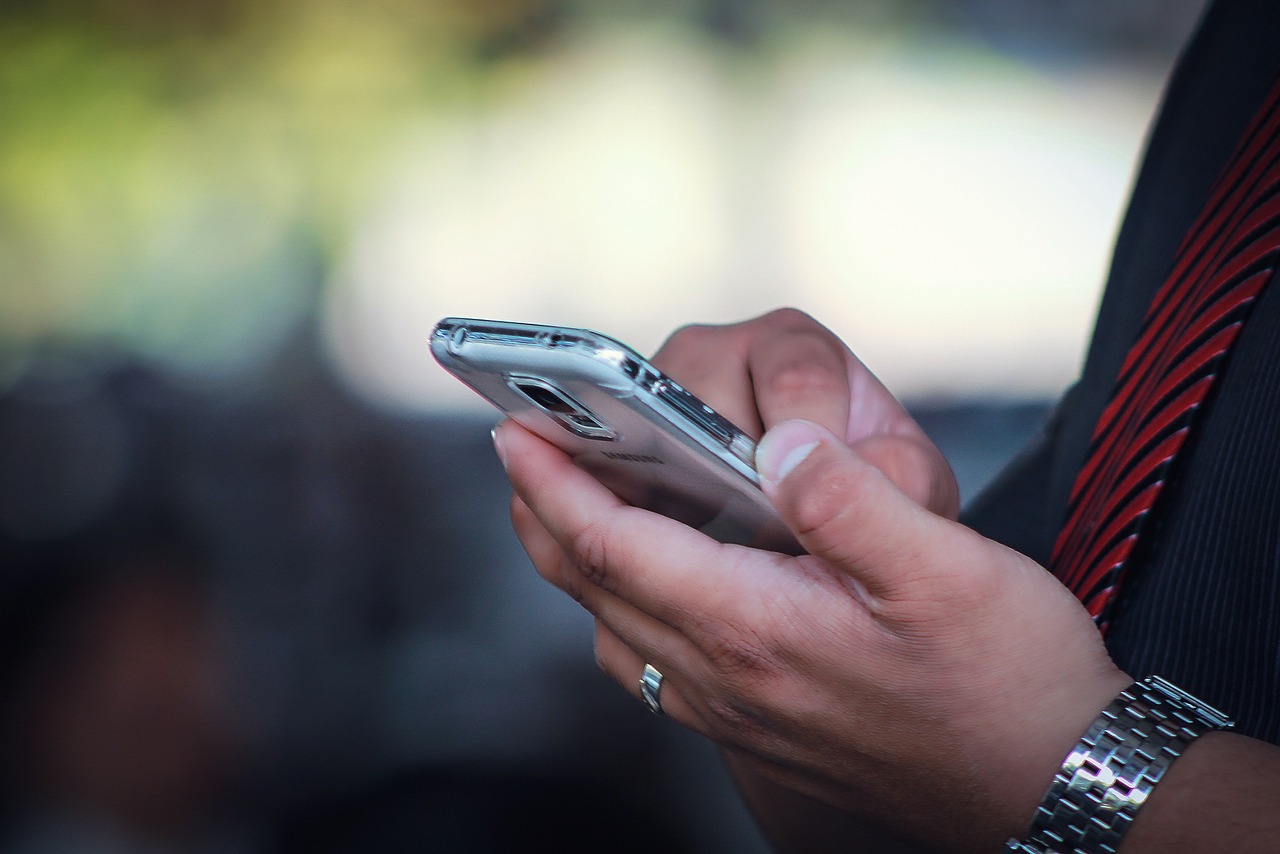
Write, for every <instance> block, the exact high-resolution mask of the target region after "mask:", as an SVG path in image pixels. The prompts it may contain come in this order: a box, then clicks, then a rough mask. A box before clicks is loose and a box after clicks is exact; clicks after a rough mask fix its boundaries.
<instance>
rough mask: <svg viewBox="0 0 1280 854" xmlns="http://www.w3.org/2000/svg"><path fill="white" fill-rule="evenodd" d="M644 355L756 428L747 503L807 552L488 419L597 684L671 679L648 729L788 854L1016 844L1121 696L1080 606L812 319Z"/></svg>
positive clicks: (784, 315)
mask: <svg viewBox="0 0 1280 854" xmlns="http://www.w3.org/2000/svg"><path fill="white" fill-rule="evenodd" d="M655 361H656V362H657V364H658V366H659V367H660V368H661V369H663V370H664V371H665V372H667V373H668V374H670V375H672V376H673V377H674V378H675V379H677V380H678V381H679V382H681V383H682V384H683V385H685V386H686V387H687V388H689V389H690V390H692V391H693V392H694V393H695V394H697V395H698V396H700V397H702V398H703V399H704V400H706V401H707V402H708V403H710V404H711V405H712V406H713V407H715V408H717V409H719V410H720V411H721V412H723V413H724V414H725V415H727V416H728V417H729V418H730V419H731V420H734V421H735V422H736V423H738V424H739V425H740V426H742V427H743V428H744V429H747V430H748V431H755V432H757V433H763V434H764V437H763V439H762V441H761V444H760V446H759V449H758V452H757V468H758V469H759V471H760V473H761V476H762V480H763V488H764V491H765V493H766V494H767V495H768V497H769V498H770V499H771V500H772V501H773V503H774V505H775V506H776V507H777V509H778V511H779V513H780V515H781V517H782V518H783V520H784V521H785V522H786V523H787V524H788V526H789V527H790V528H791V529H792V530H793V531H794V532H795V534H796V536H797V538H798V539H799V541H800V543H801V544H802V545H803V546H804V547H805V548H806V550H807V551H808V554H806V555H802V556H800V557H794V558H793V557H785V556H782V555H778V554H774V553H770V552H764V551H759V550H753V549H749V548H744V547H741V546H732V545H724V544H720V543H717V542H714V541H712V540H710V539H708V538H707V537H705V536H704V535H702V534H701V533H699V532H697V531H695V530H693V529H691V528H688V527H685V526H683V525H681V524H679V523H676V522H673V521H671V520H669V519H666V518H663V517H660V516H657V515H655V514H652V513H649V512H646V511H643V510H639V509H636V508H632V507H629V506H626V505H624V504H622V503H621V502H619V501H618V500H617V499H616V498H615V497H614V496H613V495H612V494H611V493H609V492H608V491H607V490H605V489H604V488H603V487H601V486H600V485H599V484H598V483H596V482H595V481H594V480H593V479H592V478H591V477H590V476H588V475H587V474H585V473H584V472H582V471H581V470H579V469H578V468H577V467H576V466H574V465H573V464H572V463H571V462H570V461H569V459H568V458H567V457H566V456H565V455H564V454H563V453H561V452H560V451H559V450H558V449H556V448H554V447H552V446H551V445H549V444H547V443H546V442H544V441H542V440H541V439H539V438H537V437H536V436H534V435H532V434H530V433H528V432H527V431H525V430H523V429H521V428H520V427H518V426H517V425H515V424H513V423H510V422H507V423H504V424H502V425H500V426H499V428H498V429H497V430H496V431H495V444H496V447H497V449H498V454H499V457H500V458H501V459H502V460H503V464H504V465H505V466H506V468H507V471H508V475H509V477H510V479H511V482H512V485H513V487H514V490H515V496H514V498H513V501H512V517H513V521H514V523H515V527H516V530H517V533H518V534H519V536H520V538H521V540H522V542H523V543H524V545H525V548H526V549H527V550H528V552H529V554H530V556H531V557H532V559H533V562H534V564H535V566H536V567H537V569H538V572H539V573H540V574H541V575H542V576H543V577H544V578H546V579H547V580H548V581H550V582H551V583H553V584H555V585H557V586H558V587H560V588H561V589H562V590H564V591H565V592H566V593H568V594H569V595H570V596H572V597H573V598H574V599H575V600H577V601H578V602H579V603H580V604H581V605H582V606H583V607H584V608H586V609H587V610H588V611H589V612H590V613H591V614H592V615H594V617H595V619H596V627H597V628H596V656H597V659H598V661H599V664H600V666H601V668H602V669H603V670H604V671H605V672H606V673H608V674H609V675H610V676H612V677H613V678H614V679H616V680H617V681H618V683H619V684H620V685H622V686H623V687H624V688H626V689H627V690H629V691H630V692H631V693H633V694H634V695H636V696H637V697H638V696H639V690H638V684H637V683H638V679H639V676H640V673H641V671H642V669H643V666H644V664H645V662H649V663H652V664H653V665H654V666H655V667H657V668H658V669H659V670H660V671H661V672H662V673H663V674H665V677H666V679H665V682H664V684H663V689H662V705H663V710H664V712H665V713H666V714H667V715H669V716H670V717H671V718H673V719H674V720H676V721H677V722H679V723H680V724H682V725H684V726H686V727H689V728H690V729H693V730H695V731H696V732H699V733H701V734H703V735H704V736H706V737H708V738H710V739H712V740H714V741H715V742H716V743H718V744H719V745H720V746H721V747H722V748H723V749H724V751H725V755H726V758H727V760H728V762H729V765H730V767H731V768H732V769H733V771H734V773H735V776H736V778H737V779H738V781H739V784H740V786H741V788H742V789H743V792H744V794H745V796H746V797H747V799H748V801H749V802H750V803H751V804H752V807H753V809H754V810H755V812H756V815H757V817H758V818H759V820H760V822H761V825H762V827H763V828H764V829H765V832H766V833H767V834H768V835H769V836H770V837H771V839H772V840H773V841H774V842H775V843H776V844H777V846H778V847H779V848H780V849H782V850H791V851H808V850H813V851H822V850H833V845H834V843H835V841H836V840H838V841H839V849H838V850H864V851H908V850H937V851H974V852H980V851H986V852H992V851H997V850H1000V847H1001V845H1002V844H1003V843H1004V841H1005V840H1006V839H1008V838H1009V837H1011V836H1021V835H1022V834H1023V833H1024V832H1025V831H1026V828H1027V825H1028V823H1029V821H1030V816H1031V814H1032V812H1033V810H1034V808H1035V805H1036V804H1037V803H1038V802H1039V800H1040V797H1041V795H1042V794H1043V792H1044V790H1045V788H1046V786H1047V785H1048V782H1049V780H1050V779H1051V777H1052V775H1053V773H1054V771H1055V770H1056V769H1057V767H1058V766H1059V764H1060V763H1061V761H1062V758H1063V756H1065V754H1066V753H1067V751H1068V750H1069V749H1070V747H1071V746H1072V745H1073V744H1074V743H1075V741H1076V740H1077V738H1078V737H1079V735H1080V733H1082V732H1083V731H1084V730H1085V728H1086V727H1087V726H1088V724H1089V723H1090V722H1091V721H1092V720H1093V718H1094V717H1095V716H1096V715H1097V714H1098V711H1099V710H1100V709H1101V708H1103V707H1104V706H1105V705H1106V704H1107V703H1108V702H1109V701H1110V699H1111V698H1112V697H1113V696H1114V695H1115V694H1116V693H1118V692H1119V691H1120V690H1121V689H1122V688H1124V687H1125V686H1126V685H1128V684H1129V683H1130V682H1131V681H1132V679H1131V678H1130V677H1129V676H1128V675H1127V674H1125V673H1123V672H1121V671H1120V670H1119V669H1117V668H1116V667H1115V665H1114V664H1113V663H1112V662H1111V660H1110V659H1109V658H1108V656H1107V654H1106V652H1105V649H1104V648H1103V646H1102V643H1101V640H1100V637H1099V635H1098V633H1097V631H1096V629H1095V628H1094V626H1093V623H1092V621H1091V620H1090V619H1089V617H1088V615H1087V614H1086V613H1085V611H1084V609H1083V608H1082V607H1081V606H1080V604H1079V602H1077V600H1076V599H1075V597H1074V596H1072V595H1071V594H1070V592H1068V591H1067V590H1066V589H1065V588H1064V587H1062V586H1061V585H1060V584H1059V583H1058V581H1057V580H1056V579H1054V578H1053V577H1052V576H1051V575H1050V574H1049V573H1048V572H1046V571H1045V570H1044V569H1043V568H1041V567H1040V566H1038V565H1037V564H1035V563H1034V562H1033V561H1031V560H1030V559H1029V558H1026V557H1024V556H1022V555H1019V554H1017V553H1015V552H1013V551H1011V550H1009V549H1007V548H1005V547H1004V546H1001V545H999V544H998V543H995V542H993V541H990V540H987V539H984V538H983V537H981V536H979V535H978V534H976V533H975V532H973V531H971V530H969V529H967V528H965V527H963V526H961V525H959V524H958V523H957V522H956V521H955V517H956V513H957V507H958V499H957V494H958V493H957V490H956V486H955V479H954V477H953V476H952V474H951V471H950V469H949V468H948V466H947V464H946V462H945V460H944V459H943V457H942V455H941V454H940V453H939V452H938V450H937V448H936V447H934V445H933V444H932V443H931V442H930V441H929V440H928V439H927V437H926V436H925V435H924V433H923V432H922V431H921V430H920V428H919V427H918V426H917V425H916V424H915V423H914V422H913V421H912V420H911V418H910V417H909V416H908V415H907V413H906V412H905V410H903V408H902V407H901V405H900V404H899V403H898V402H897V401H896V400H895V399H894V398H893V397H892V395H890V394H889V393H888V392H887V391H886V390H885V389H884V387H883V386H882V385H881V384H880V383H879V382H878V381H877V380H876V379H875V377H873V376H872V375H871V374H870V372H869V371H867V369H866V368H865V366H863V365H862V364H861V362H859V361H858V360H857V359H856V358H855V357H854V356H853V354H852V353H851V352H849V350H848V349H847V348H846V347H845V346H844V345H843V344H842V343H841V342H840V341H839V340H838V339H837V338H836V337H835V336H834V335H832V334H831V333H830V332H829V331H828V330H826V329H825V328H823V327H822V326H821V325H819V324H818V323H816V322H815V321H813V320H812V319H811V318H809V317H807V316H806V315H803V314H801V313H799V312H795V311H789V310H788V311H780V312H774V313H772V314H769V315H766V316H764V317H761V318H758V319H756V320H754V321H750V322H748V323H745V324H738V325H735V326H729V327H686V328H685V329H682V330H680V331H678V332H677V333H676V334H675V335H673V336H672V338H671V339H669V341H668V342H667V343H666V344H665V345H664V346H663V348H662V350H661V351H660V352H659V353H658V354H657V356H656V357H655ZM655 543H660V544H661V548H655V547H654V544H655ZM1230 739H1231V737H1228V743H1229V742H1230ZM1193 750H1194V749H1193ZM1188 755H1190V753H1189V754H1188ZM1175 794H1176V792H1175ZM1153 803H1154V801H1153ZM1135 833H1136V831H1135ZM1219 841H1220V840H1219ZM1153 850H1158V849H1153ZM1187 850H1192V849H1187ZM1204 850H1221V849H1212V848H1206V849H1204Z"/></svg>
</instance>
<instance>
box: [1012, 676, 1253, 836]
mask: <svg viewBox="0 0 1280 854" xmlns="http://www.w3.org/2000/svg"><path fill="white" fill-rule="evenodd" d="M1231 726H1232V721H1231V720H1230V719H1229V718H1228V717H1227V716H1226V715H1224V714H1223V713H1222V712H1220V711H1218V710H1217V709H1215V708H1214V707H1212V706H1210V705H1209V704H1207V703H1205V702H1203V701H1202V700H1199V699H1197V698H1195V697H1193V696H1191V695H1190V694H1188V693H1186V692H1185V691H1183V690H1182V689H1180V688H1178V687H1177V686H1175V685H1173V684H1172V683H1170V682H1168V681H1166V680H1165V679H1163V678H1161V677H1159V676H1149V677H1147V678H1146V679H1141V680H1139V681H1137V682H1135V683H1133V684H1132V685H1130V686H1129V687H1128V688H1126V689H1125V690H1123V691H1121V692H1120V694H1119V695H1118V696H1117V697H1116V698H1115V700H1113V701H1112V702H1111V704H1110V705H1108V706H1107V708H1106V709H1104V710H1103V711H1102V714H1100V715H1099V716H1098V718H1097V719H1096V720H1095V721H1094V722H1093V724H1091V725H1090V727H1089V729H1088V730H1086V731H1085V734H1084V736H1083V737H1082V738H1081V739H1080V741H1079V742H1078V743H1077V744H1076V746H1075V747H1074V748H1072V750H1071V752H1070V753H1069V754H1067V758H1066V760H1065V761H1064V762H1063V763H1062V767H1061V769H1059V771H1058V773H1057V774H1055V775H1054V778H1053V782H1052V783H1051V784H1050V786H1049V790H1048V792H1046V793H1045V796H1044V798H1043V799H1042V800H1041V802H1040V805H1039V806H1038V807H1037V808H1036V813H1035V817H1034V819H1033V820H1032V823H1031V830H1030V832H1029V834H1028V836H1027V838H1026V839H1025V840H1022V841H1019V840H1016V839H1011V840H1009V842H1008V844H1007V845H1006V846H1005V851H1006V852H1021V853H1022V854H1115V852H1116V850H1117V849H1118V848H1119V845H1120V841H1121V839H1122V838H1123V837H1124V833H1125V831H1126V830H1128V828H1129V825H1130V824H1132V823H1133V820H1134V818H1135V817H1136V815H1137V812H1138V810H1139V808H1141V806H1142V805H1143V804H1144V803H1145V802H1146V800H1147V798H1148V797H1149V796H1150V794H1151V790H1152V789H1153V788H1154V787H1155V785H1156V784H1157V783H1158V782H1159V781H1160V779H1161V778H1162V777H1163V776H1164V773H1165V771H1167V770H1168V768H1169V766H1170V765H1171V764H1172V763H1173V760H1175V759H1177V758H1178V756H1180V755H1181V754H1182V752H1183V751H1185V750H1186V749H1187V747H1188V746H1189V745H1190V744H1191V742H1193V741H1195V740H1196V739H1197V738H1199V737H1200V736H1201V735H1204V734H1205V733H1206V732H1211V731H1213V730H1217V729H1227V728H1230V727H1231Z"/></svg>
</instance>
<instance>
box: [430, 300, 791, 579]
mask: <svg viewBox="0 0 1280 854" xmlns="http://www.w3.org/2000/svg"><path fill="white" fill-rule="evenodd" d="M431 352H432V354H433V355H434V356H435V358H436V360H437V361H438V362H439V363H440V364H441V365H442V366H443V367H444V368H445V369H446V370H447V371H449V372H450V373H452V374H453V375H454V376H456V377H458V379H460V380H462V381H463V382H464V383H466V384H467V385H469V386H471V388H472V389H474V390H475V391H477V392H479V394H480V395H481V396H483V397H485V398H486V399H488V400H489V402H490V403H492V404H493V405H494V406H496V407H497V408H498V409H500V410H502V411H503V412H504V413H506V414H507V415H509V416H510V417H511V418H513V419H515V420H516V421H518V422H519V423H521V424H522V425H524V426H525V427H527V428H528V429H530V430H532V431H533V432H535V433H537V434H538V435H540V436H542V437H543V438H544V439H546V440H547V441H549V442H551V443H552V444H554V445H556V446H558V447H559V448H561V449H562V450H564V451H565V452H566V453H567V454H569V456H571V457H572V458H573V460H574V462H576V463H577V464H578V465H579V466H581V467H582V468H583V469H585V470H587V471H588V472H590V473H591V474H592V475H593V476H595V477H596V479H597V480H599V481H600V482H601V483H603V484H604V485H605V486H606V487H608V488H609V489H610V490H611V491H612V492H613V493H614V494H615V495H617V496H618V497H619V498H621V499H622V500H623V501H626V502H627V503H629V504H632V505H634V506H636V507H643V508H645V509H647V510H652V511H654V512H656V513H661V514H663V515H664V516H669V517H671V518H672V519H676V520H678V521H680V522H684V523H685V524H687V525H691V526H693V527H695V528H697V529H699V530H701V531H702V532H704V533H706V534H707V535H708V536H711V537H713V538H715V539H717V540H719V541H721V542H725V543H737V544H741V545H747V546H753V547H755V548H762V549H769V550H771V551H777V552H782V553H784V554H800V553H801V552H802V551H803V550H802V549H801V548H800V546H799V544H798V543H797V542H796V540H795V538H794V537H793V536H792V535H791V532H790V531H788V530H787V527H786V525H784V524H783V523H782V520H780V519H779V518H778V516H777V513H776V512H775V511H774V509H773V505H771V504H770V503H769V500H768V499H767V498H765V496H764V493H763V492H761V491H760V480H759V477H758V476H757V474H756V470H755V463H754V460H755V442H754V441H753V440H752V439H751V437H750V436H748V435H747V434H746V433H744V432H743V431H742V430H740V429H738V428H737V427H736V426H734V425H733V424H732V423H731V422H730V421H729V420H728V419H726V418H724V417H723V416H722V415H720V414H718V413H717V412H716V411H715V410H713V409H712V408H711V407H709V406H707V405H706V404H705V403H703V402H702V401H701V400H699V399H698V398H696V397H694V396H693V395H692V394H690V393H689V392H688V391H686V390H685V389H683V388H681V387H680V385H679V384H678V383H676V382H675V381H674V380H672V379H671V378H670V377H668V376H666V375H664V374H663V373H662V372H661V371H659V370H658V369H657V368H655V367H653V366H652V365H650V364H649V363H648V362H647V361H646V360H645V359H644V358H643V357H642V356H640V354H638V353H636V352H635V351H634V350H632V349H631V348H630V347H627V346H626V345H625V344H622V343H621V342H619V341H616V340H614V339H612V338H609V337H607V336H605V335H601V334H599V333H598V332H592V331H591V330H589V329H573V328H568V327H558V326H542V325H536V324H531V323H509V322H504V321H498V320H474V319H468V318H460V317H447V318H445V319H444V320H441V321H440V322H439V323H438V324H436V327H435V329H434V330H433V331H432V333H431Z"/></svg>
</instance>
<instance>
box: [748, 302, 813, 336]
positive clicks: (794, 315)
mask: <svg viewBox="0 0 1280 854" xmlns="http://www.w3.org/2000/svg"><path fill="white" fill-rule="evenodd" d="M758 322H760V323H761V324H764V325H767V326H770V327H774V328H777V329H789V330H791V329H812V328H822V325H821V324H820V323H818V321H816V320H814V319H813V317H812V316H811V315H809V314H808V313H806V312H803V311H801V310H800V309H798V308H791V307H790V306H787V307H783V308H775V309H774V310H773V311H770V312H769V313H768V314H765V315H763V316H761V317H760V318H758Z"/></svg>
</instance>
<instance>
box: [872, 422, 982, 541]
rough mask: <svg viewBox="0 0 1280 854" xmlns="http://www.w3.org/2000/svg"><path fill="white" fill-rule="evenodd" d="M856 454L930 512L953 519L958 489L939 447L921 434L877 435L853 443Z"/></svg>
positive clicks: (955, 511) (957, 501)
mask: <svg viewBox="0 0 1280 854" xmlns="http://www.w3.org/2000/svg"><path fill="white" fill-rule="evenodd" d="M852 447H853V449H854V450H855V451H857V452H858V456H860V457H862V458H863V459H864V460H866V461H867V462H869V463H871V464H872V465H873V466H875V467H876V468H878V469H880V471H882V472H884V474H885V475H886V476H887V477H888V478H889V480H891V481H893V483H894V485H895V486H897V487H898V489H900V490H901V491H902V492H903V494H904V495H906V496H907V497H908V498H910V499H912V500H913V501H915V502H917V503H918V504H921V505H923V506H924V507H927V508H928V509H929V510H930V511H931V512H933V513H936V514H938V515H939V516H942V517H943V518H945V519H950V520H952V521H955V520H956V519H957V518H959V516H960V488H959V486H958V485H957V484H956V478H955V475H954V474H952V472H951V466H950V464H949V463H948V462H947V459H946V457H944V456H943V455H942V451H940V450H938V446H937V445H935V444H933V442H931V441H929V439H928V438H926V437H924V436H923V435H921V436H919V437H917V436H911V435H894V436H886V435H876V436H869V437H867V438H865V439H861V440H859V441H857V442H854V443H853V445H852Z"/></svg>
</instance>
